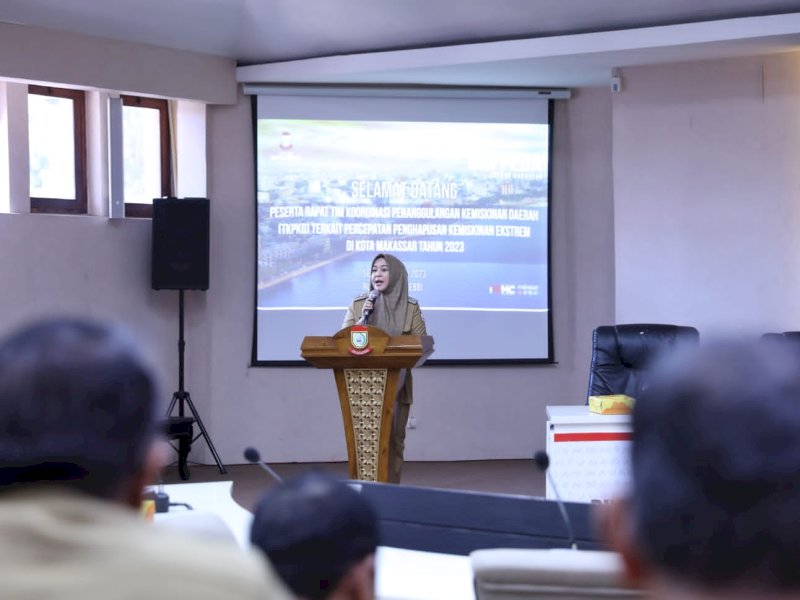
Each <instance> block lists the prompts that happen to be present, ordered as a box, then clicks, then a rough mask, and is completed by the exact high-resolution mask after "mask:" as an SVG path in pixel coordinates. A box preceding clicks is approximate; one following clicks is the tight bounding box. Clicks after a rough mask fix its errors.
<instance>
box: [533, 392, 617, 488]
mask: <svg viewBox="0 0 800 600" xmlns="http://www.w3.org/2000/svg"><path fill="white" fill-rule="evenodd" d="M630 446H631V419H630V415H599V414H596V413H592V412H589V407H588V406H586V405H582V406H577V405H571V406H548V407H547V454H548V456H549V457H550V469H551V472H550V474H551V476H552V477H553V479H554V480H555V484H556V487H557V488H558V491H559V493H560V494H561V498H562V499H563V500H564V501H565V502H597V501H599V502H604V501H607V500H609V499H611V498H612V497H613V496H615V495H616V493H617V492H618V491H619V490H620V489H622V488H623V487H624V486H626V485H627V484H628V482H629V480H630V458H629V456H630ZM545 497H546V498H548V499H554V498H555V493H554V491H553V489H552V486H551V485H550V480H549V478H548V480H547V482H546V488H545Z"/></svg>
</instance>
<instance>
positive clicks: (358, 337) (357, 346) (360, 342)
mask: <svg viewBox="0 0 800 600" xmlns="http://www.w3.org/2000/svg"><path fill="white" fill-rule="evenodd" d="M370 352H372V348H370V347H369V330H368V329H367V328H366V327H365V326H364V325H354V326H353V328H352V329H351V330H350V354H357V355H361V354H369V353H370Z"/></svg>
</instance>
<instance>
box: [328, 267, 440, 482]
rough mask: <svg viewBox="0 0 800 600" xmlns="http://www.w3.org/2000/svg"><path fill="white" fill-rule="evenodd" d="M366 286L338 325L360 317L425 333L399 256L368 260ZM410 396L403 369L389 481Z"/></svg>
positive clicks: (395, 476) (393, 478) (399, 456)
mask: <svg viewBox="0 0 800 600" xmlns="http://www.w3.org/2000/svg"><path fill="white" fill-rule="evenodd" d="M369 289H370V291H369V292H367V293H364V294H361V295H359V296H356V297H355V298H354V299H353V302H352V303H351V304H350V306H349V307H348V308H347V313H346V314H345V318H344V323H342V327H350V326H351V325H355V324H356V321H357V320H359V318H362V319H365V320H364V323H366V324H369V325H372V326H373V327H378V328H380V329H383V330H384V331H385V332H386V333H388V334H389V335H428V333H427V331H426V330H425V319H424V318H423V317H422V310H421V309H420V307H419V303H418V302H417V300H416V298H411V297H410V296H409V295H408V272H407V271H406V267H405V265H404V264H403V263H402V262H401V261H400V259H398V258H397V257H395V256H392V255H391V254H378V256H376V257H375V258H374V259H373V260H372V269H371V271H370V278H369ZM357 315H358V317H357ZM413 399H414V398H413V392H412V380H411V370H410V369H406V370H405V377H404V380H403V384H402V386H401V387H400V389H399V390H398V392H397V399H396V400H395V406H394V419H393V421H392V435H391V438H390V442H389V481H390V482H392V483H399V482H400V472H401V471H402V469H403V450H404V449H405V442H406V424H407V423H408V414H409V412H410V410H411V402H412V401H413Z"/></svg>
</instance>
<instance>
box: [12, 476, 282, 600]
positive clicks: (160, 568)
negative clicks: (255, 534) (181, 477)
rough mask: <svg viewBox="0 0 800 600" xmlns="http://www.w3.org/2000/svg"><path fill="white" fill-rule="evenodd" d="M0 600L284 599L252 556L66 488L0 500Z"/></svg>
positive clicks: (270, 573) (271, 574)
mask: <svg viewBox="0 0 800 600" xmlns="http://www.w3.org/2000/svg"><path fill="white" fill-rule="evenodd" d="M0 582H2V583H0V589H2V592H0V597H2V598H4V599H8V600H34V599H35V600H41V599H43V598H58V599H59V600H161V599H168V600H220V599H221V598H224V599H225V600H289V599H290V598H291V596H290V594H289V592H288V591H287V589H286V588H285V587H284V585H283V583H282V582H281V581H280V580H279V579H278V576H277V575H276V573H275V572H274V571H273V569H272V567H271V566H270V565H269V563H268V562H267V561H266V559H264V558H263V557H262V556H261V555H260V554H257V553H256V551H255V550H254V551H252V552H244V551H243V550H241V549H240V548H239V546H238V545H236V544H235V543H233V542H228V541H216V540H212V539H206V538H203V537H200V536H194V537H190V536H189V535H182V534H179V533H176V532H173V531H169V530H163V529H159V528H158V527H156V526H154V525H153V524H151V523H147V522H145V521H144V519H143V518H142V517H141V516H140V515H139V513H137V512H136V511H134V510H132V509H130V508H127V507H125V506H122V505H117V504H114V503H112V502H107V501H101V500H97V499H94V498H91V497H89V496H84V495H82V494H78V493H70V492H68V491H63V492H62V491H56V490H50V491H47V490H37V491H35V492H33V491H31V492H4V493H2V494H0Z"/></svg>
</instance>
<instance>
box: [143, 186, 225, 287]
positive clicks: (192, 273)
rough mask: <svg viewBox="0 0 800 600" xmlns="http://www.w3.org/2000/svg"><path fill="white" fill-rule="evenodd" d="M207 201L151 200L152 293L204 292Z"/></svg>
mask: <svg viewBox="0 0 800 600" xmlns="http://www.w3.org/2000/svg"><path fill="white" fill-rule="evenodd" d="M209 209H210V203H209V200H208V198H156V199H155V200H153V255H152V258H153V261H152V269H151V275H152V282H151V283H152V287H153V289H154V290H207V289H208V270H209V269H208V263H209V242H210V237H211V236H210V220H209V214H210V210H209Z"/></svg>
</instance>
